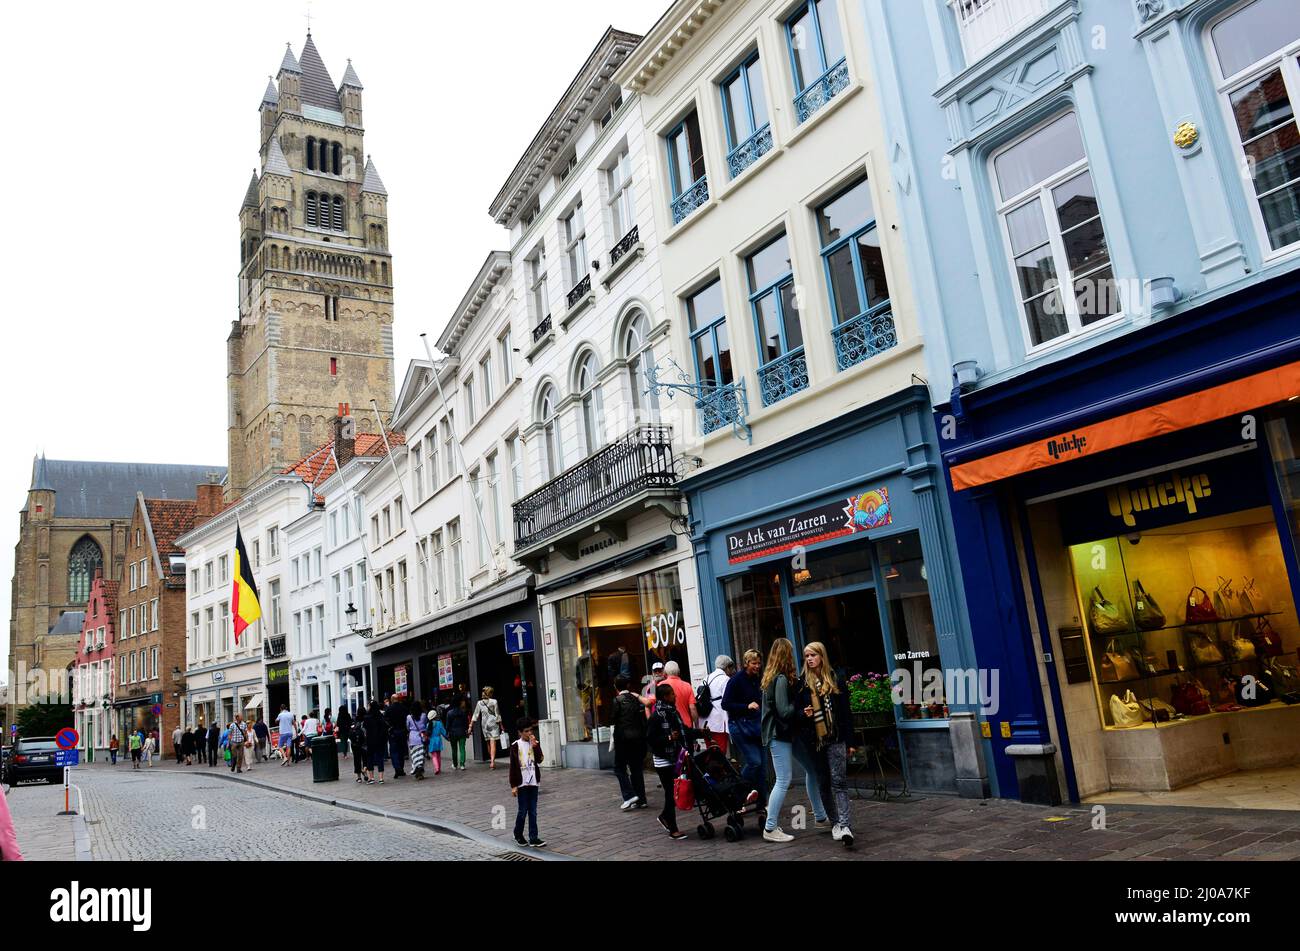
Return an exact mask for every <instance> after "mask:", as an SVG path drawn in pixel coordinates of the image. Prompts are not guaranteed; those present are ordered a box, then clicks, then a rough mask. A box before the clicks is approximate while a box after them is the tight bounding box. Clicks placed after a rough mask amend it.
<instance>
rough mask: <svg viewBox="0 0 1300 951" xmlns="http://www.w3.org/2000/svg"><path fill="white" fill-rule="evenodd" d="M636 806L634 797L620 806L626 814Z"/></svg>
mask: <svg viewBox="0 0 1300 951" xmlns="http://www.w3.org/2000/svg"><path fill="white" fill-rule="evenodd" d="M635 805H636V796H633V797H632V798H631V799H628V800H626V801H624V803H623V805H621V806H619V808H620V809H622V810H623V811H624V812H627V811H628V810H629V809H631V808H632V807H633V806H635Z"/></svg>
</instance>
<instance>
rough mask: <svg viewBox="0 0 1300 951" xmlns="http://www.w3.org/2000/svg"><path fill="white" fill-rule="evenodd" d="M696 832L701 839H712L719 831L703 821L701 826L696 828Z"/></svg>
mask: <svg viewBox="0 0 1300 951" xmlns="http://www.w3.org/2000/svg"><path fill="white" fill-rule="evenodd" d="M695 834H696V835H698V836H699V837H700V838H701V839H711V838H713V837H714V836H715V835H717V832H715V831H714V830H713V826H711V825H709V824H708V823H707V822H701V823H700V827H699V828H698V829H696V830H695Z"/></svg>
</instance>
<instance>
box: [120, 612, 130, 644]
mask: <svg viewBox="0 0 1300 951" xmlns="http://www.w3.org/2000/svg"><path fill="white" fill-rule="evenodd" d="M127 636H128V634H127V630H126V612H125V611H118V612H117V638H118V640H121V639H122V638H124V637H127Z"/></svg>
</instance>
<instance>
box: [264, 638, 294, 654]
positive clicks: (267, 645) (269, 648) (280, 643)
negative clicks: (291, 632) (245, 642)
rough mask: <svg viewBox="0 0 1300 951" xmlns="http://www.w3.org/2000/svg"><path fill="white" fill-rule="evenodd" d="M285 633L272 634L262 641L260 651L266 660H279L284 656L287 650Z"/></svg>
mask: <svg viewBox="0 0 1300 951" xmlns="http://www.w3.org/2000/svg"><path fill="white" fill-rule="evenodd" d="M287 640H288V635H287V634H272V635H271V636H270V637H268V638H267V639H266V640H264V641H262V653H263V654H264V655H265V656H266V659H267V660H279V659H280V658H281V657H283V656H285V654H287V653H288V652H289V651H288V645H287V643H286V642H287Z"/></svg>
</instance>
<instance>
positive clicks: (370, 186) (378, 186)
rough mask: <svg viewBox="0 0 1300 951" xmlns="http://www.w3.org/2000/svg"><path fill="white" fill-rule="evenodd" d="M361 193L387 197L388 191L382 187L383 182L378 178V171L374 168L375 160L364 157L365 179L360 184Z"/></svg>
mask: <svg viewBox="0 0 1300 951" xmlns="http://www.w3.org/2000/svg"><path fill="white" fill-rule="evenodd" d="M361 190H362V191H363V192H371V193H373V194H375V195H384V196H385V197H387V195H388V189H387V188H385V187H384V180H383V179H382V178H380V177H379V169H377V168H375V160H374V159H372V158H371V157H370V156H368V155H367V156H366V177H365V180H364V181H362V183H361Z"/></svg>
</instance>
